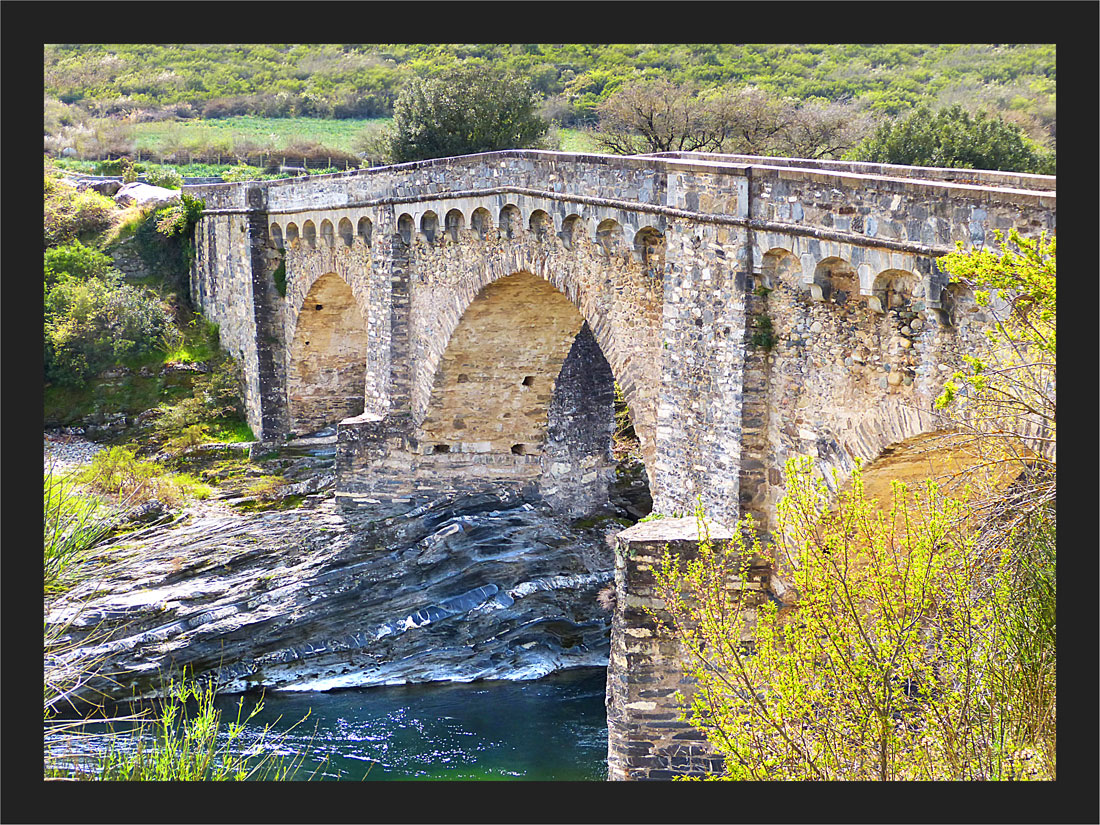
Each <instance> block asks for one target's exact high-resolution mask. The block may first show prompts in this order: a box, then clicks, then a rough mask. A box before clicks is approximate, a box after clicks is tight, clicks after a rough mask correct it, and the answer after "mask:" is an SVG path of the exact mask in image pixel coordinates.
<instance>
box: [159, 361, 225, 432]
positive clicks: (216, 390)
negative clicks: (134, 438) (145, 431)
mask: <svg viewBox="0 0 1100 825" xmlns="http://www.w3.org/2000/svg"><path fill="white" fill-rule="evenodd" d="M241 396H242V380H241V372H240V367H239V366H238V365H237V363H236V362H235V361H234V360H233V359H232V358H230V357H228V356H226V355H224V354H222V355H221V357H220V358H218V359H217V360H216V361H215V363H214V364H213V366H212V368H211V370H210V372H208V373H205V374H202V375H199V376H196V377H195V379H194V380H193V381H192V382H191V395H189V396H187V397H186V398H183V399H181V400H180V401H178V402H176V403H175V404H165V405H162V406H161V407H160V410H161V415H160V417H159V418H157V420H156V423H155V424H154V429H155V431H156V433H157V434H158V435H159V436H160V437H161V438H163V439H165V440H166V441H167V443H169V444H170V445H171V446H172V448H175V449H178V448H180V447H183V446H189V445H190V439H194V438H195V437H197V435H198V434H199V431H198V430H195V429H193V428H194V427H196V426H199V427H202V428H203V430H202V434H203V437H205V434H206V432H208V430H207V429H206V428H212V427H216V428H218V429H224V428H225V427H227V426H230V425H231V424H232V423H233V422H240V421H241V420H242V419H243V412H244V404H243V402H242V401H241Z"/></svg>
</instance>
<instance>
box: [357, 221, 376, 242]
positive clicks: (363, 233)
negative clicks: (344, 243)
mask: <svg viewBox="0 0 1100 825" xmlns="http://www.w3.org/2000/svg"><path fill="white" fill-rule="evenodd" d="M372 229H373V227H372V226H371V222H370V218H360V219H359V224H358V226H356V229H355V231H356V234H358V235H359V237H360V238H362V239H363V243H365V244H366V245H367V246H370V241H371V230H372Z"/></svg>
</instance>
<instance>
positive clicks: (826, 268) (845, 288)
mask: <svg viewBox="0 0 1100 825" xmlns="http://www.w3.org/2000/svg"><path fill="white" fill-rule="evenodd" d="M810 293H811V295H812V296H813V298H814V300H815V301H829V302H831V303H834V304H843V303H845V302H846V301H848V300H851V299H854V298H858V296H859V275H858V274H857V273H856V271H855V269H854V268H853V267H852V265H851V264H850V263H848V262H847V261H846V260H844V259H843V258H826V259H825V260H823V261H821V262H820V263H819V264H818V265H817V267H816V268H815V269H814V280H813V283H812V284H811V285H810Z"/></svg>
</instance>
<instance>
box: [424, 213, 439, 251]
mask: <svg viewBox="0 0 1100 825" xmlns="http://www.w3.org/2000/svg"><path fill="white" fill-rule="evenodd" d="M420 234H422V235H423V236H424V239H425V240H426V241H427V242H428V243H435V239H436V236H437V235H438V234H439V216H438V215H436V214H435V212H432V211H431V210H430V209H429V210H428V211H427V212H425V213H424V214H423V215H422V216H421V217H420Z"/></svg>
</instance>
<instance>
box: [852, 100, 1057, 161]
mask: <svg viewBox="0 0 1100 825" xmlns="http://www.w3.org/2000/svg"><path fill="white" fill-rule="evenodd" d="M845 157H847V158H849V159H850V160H861V161H871V162H873V163H900V164H904V165H907V166H940V167H960V168H966V169H994V170H1006V171H1012V172H1034V173H1041V174H1050V173H1052V172H1053V155H1051V154H1050V153H1043V152H1038V151H1036V149H1035V148H1034V147H1033V146H1031V145H1030V142H1029V141H1028V140H1027V139H1026V138H1025V137H1024V134H1023V131H1022V130H1021V129H1020V127H1019V126H1016V125H1014V124H1011V123H1007V122H1005V121H1004V120H1002V119H1001V118H1000V117H994V116H990V115H988V114H986V113H985V112H979V113H978V115H977V116H976V117H971V116H970V114H969V113H968V112H967V111H965V110H964V109H963V108H962V107H961V106H952V107H951V108H949V109H943V110H941V111H939V112H937V113H936V114H934V115H933V114H932V112H931V111H930V110H929V109H928V108H926V107H920V108H918V109H916V110H915V111H913V112H912V113H911V114H910V115H908V116H907V117H905V118H900V119H898V120H896V121H891V122H888V123H884V124H883V125H881V126H880V127H879V128H878V129H877V130H876V131H875V133H874V134H873V135H872V136H871V137H869V138H867V139H865V140H864V141H863V142H861V143H860V144H858V145H857V146H856V147H855V148H854V149H853V150H852V151H851V152H850V153H849V154H848V155H846V156H845Z"/></svg>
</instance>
